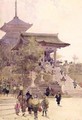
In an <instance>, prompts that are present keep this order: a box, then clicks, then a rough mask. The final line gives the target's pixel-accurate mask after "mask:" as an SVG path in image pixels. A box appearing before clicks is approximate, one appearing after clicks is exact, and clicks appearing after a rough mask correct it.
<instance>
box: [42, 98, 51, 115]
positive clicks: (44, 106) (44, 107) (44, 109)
mask: <svg viewBox="0 0 82 120" xmlns="http://www.w3.org/2000/svg"><path fill="white" fill-rule="evenodd" d="M41 105H42V116H44V114H45V116H47V109H48V107H49V102H48V99H47V98H46V96H44V98H43V100H42V102H41Z"/></svg>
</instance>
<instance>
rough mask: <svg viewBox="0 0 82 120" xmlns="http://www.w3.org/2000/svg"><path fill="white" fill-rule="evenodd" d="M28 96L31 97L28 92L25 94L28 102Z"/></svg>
mask: <svg viewBox="0 0 82 120" xmlns="http://www.w3.org/2000/svg"><path fill="white" fill-rule="evenodd" d="M30 96H31V94H30V92H29V91H27V93H26V99H27V100H29V98H30Z"/></svg>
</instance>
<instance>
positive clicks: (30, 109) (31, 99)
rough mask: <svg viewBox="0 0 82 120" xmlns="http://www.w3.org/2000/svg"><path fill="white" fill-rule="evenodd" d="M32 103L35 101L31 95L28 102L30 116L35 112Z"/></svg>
mask: <svg viewBox="0 0 82 120" xmlns="http://www.w3.org/2000/svg"><path fill="white" fill-rule="evenodd" d="M32 101H33V97H32V95H30V98H29V100H28V105H27V106H28V112H29V114H31V113H32V110H33V107H32Z"/></svg>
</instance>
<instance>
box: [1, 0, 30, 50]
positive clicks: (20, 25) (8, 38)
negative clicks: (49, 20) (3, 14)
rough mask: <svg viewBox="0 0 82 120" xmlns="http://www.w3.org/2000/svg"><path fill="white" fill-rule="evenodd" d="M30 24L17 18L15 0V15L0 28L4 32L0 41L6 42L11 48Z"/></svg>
mask: <svg viewBox="0 0 82 120" xmlns="http://www.w3.org/2000/svg"><path fill="white" fill-rule="evenodd" d="M31 26H32V24H29V23H26V22H24V21H22V20H21V19H19V17H18V16H17V1H15V16H14V18H13V19H12V20H11V21H9V22H8V23H4V25H3V26H2V27H1V28H0V30H2V31H4V32H6V34H5V35H4V36H3V37H2V39H1V41H2V43H3V44H6V45H7V46H8V47H9V48H10V49H12V48H13V47H14V46H15V45H16V44H17V43H18V41H19V39H20V34H21V33H22V32H25V31H27V30H28V29H29V28H30V27H31Z"/></svg>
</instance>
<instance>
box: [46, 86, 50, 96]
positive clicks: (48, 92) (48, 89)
mask: <svg viewBox="0 0 82 120" xmlns="http://www.w3.org/2000/svg"><path fill="white" fill-rule="evenodd" d="M45 95H46V96H49V95H50V88H49V87H47V88H46V93H45Z"/></svg>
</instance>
